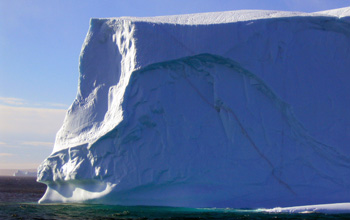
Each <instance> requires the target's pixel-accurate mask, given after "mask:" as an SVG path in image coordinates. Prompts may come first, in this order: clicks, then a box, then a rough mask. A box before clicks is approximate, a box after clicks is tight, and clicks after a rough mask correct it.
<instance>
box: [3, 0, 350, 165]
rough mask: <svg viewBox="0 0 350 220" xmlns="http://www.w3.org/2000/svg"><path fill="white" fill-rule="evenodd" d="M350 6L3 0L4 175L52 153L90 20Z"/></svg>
mask: <svg viewBox="0 0 350 220" xmlns="http://www.w3.org/2000/svg"><path fill="white" fill-rule="evenodd" d="M347 6H350V1H349V0H245V1H242V0H190V1H189V0H147V1H146V0H114V1H112V0H100V1H97V0H95V1H93V0H84V1H83V0H79V1H78V0H74V1H71V0H60V1H59V0H52V1H47V0H13V1H10V0H0V169H9V168H14V169H24V168H36V167H37V166H38V165H39V164H40V162H41V161H42V160H43V159H44V158H45V157H47V156H48V155H49V154H50V152H51V151H52V147H53V143H54V138H55V133H56V132H57V131H58V129H59V128H60V126H61V125H62V122H63V118H64V114H65V110H66V109H67V108H68V107H69V105H70V104H71V103H72V102H73V100H74V98H75V95H76V91H77V83H78V76H79V72H78V60H79V53H80V49H81V45H82V43H83V41H84V38H85V35H86V33H87V31H88V28H89V19H90V18H91V17H120V16H137V17H145V16H159V15H174V14H188V13H199V12H211V11H229V10H240V9H266V10H284V11H303V12H314V11H321V10H328V9H334V8H340V7H347Z"/></svg>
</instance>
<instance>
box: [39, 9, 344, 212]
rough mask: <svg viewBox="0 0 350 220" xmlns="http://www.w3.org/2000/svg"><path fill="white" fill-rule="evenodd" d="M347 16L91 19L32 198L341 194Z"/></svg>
mask: <svg viewBox="0 0 350 220" xmlns="http://www.w3.org/2000/svg"><path fill="white" fill-rule="evenodd" d="M349 16H350V12H349V8H343V9H338V10H332V11H326V12H316V13H299V12H279V11H252V10H249V11H247V10H245V11H232V12H215V13H205V14H194V15H179V16H166V17H154V18H132V17H124V18H108V19H92V20H91V25H90V29H89V32H88V34H87V36H86V40H85V42H84V44H83V47H82V51H81V55H80V80H79V85H78V94H77V97H76V99H75V100H74V102H73V104H72V105H71V107H70V108H69V110H68V112H67V115H66V118H65V121H64V123H63V125H62V128H61V129H60V130H59V132H58V133H57V136H56V142H55V146H54V149H53V152H52V154H51V155H50V156H49V157H48V158H47V159H46V160H45V161H44V162H43V163H42V164H41V165H40V167H39V169H38V181H40V182H43V183H45V184H47V185H48V188H47V191H46V193H45V195H44V196H43V198H42V199H41V200H40V202H42V203H45V202H92V203H108V204H119V205H156V206H181V207H232V208H247V207H248V208H260V207H264V208H273V207H292V206H298V205H309V204H328V203H346V202H349V200H348V198H349V196H350V190H349V189H350V184H349V181H350V172H349V169H350V158H349V157H348V156H347V155H349V153H350V149H349V147H348V143H349V142H350V115H349V114H348V109H349V108H350V97H349V96H348V94H350V86H349V85H350V84H349V79H350V76H349V73H350V71H349V70H350V62H348V61H349V59H350V23H349V22H348V20H347V19H348V17H349Z"/></svg>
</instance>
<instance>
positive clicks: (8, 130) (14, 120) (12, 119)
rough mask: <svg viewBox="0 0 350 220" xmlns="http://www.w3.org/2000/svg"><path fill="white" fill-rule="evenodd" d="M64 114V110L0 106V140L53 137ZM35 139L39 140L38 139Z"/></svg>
mask: <svg viewBox="0 0 350 220" xmlns="http://www.w3.org/2000/svg"><path fill="white" fill-rule="evenodd" d="M65 112H66V110H62V109H45V108H24V107H12V106H4V105H0V134H1V138H2V139H5V138H6V136H7V137H8V136H11V137H23V135H26V136H29V135H30V136H32V137H35V135H36V136H38V135H39V136H40V135H41V136H50V137H54V136H55V134H56V133H57V131H58V130H59V128H60V127H61V125H62V123H63V119H64V116H65ZM4 137H5V138H4ZM36 139H37V140H38V139H39V140H40V138H36Z"/></svg>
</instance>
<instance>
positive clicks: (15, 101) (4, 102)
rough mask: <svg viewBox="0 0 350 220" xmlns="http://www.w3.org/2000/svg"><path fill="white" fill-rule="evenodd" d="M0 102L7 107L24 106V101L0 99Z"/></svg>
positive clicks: (9, 98) (7, 98) (11, 98)
mask: <svg viewBox="0 0 350 220" xmlns="http://www.w3.org/2000/svg"><path fill="white" fill-rule="evenodd" d="M0 102H2V103H3V104H8V105H24V104H25V103H24V100H23V99H19V98H13V97H0Z"/></svg>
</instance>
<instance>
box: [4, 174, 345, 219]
mask: <svg viewBox="0 0 350 220" xmlns="http://www.w3.org/2000/svg"><path fill="white" fill-rule="evenodd" d="M45 189H46V186H45V185H44V184H40V183H37V182H36V181H35V178H33V177H11V176H3V177H0V220H5V219H350V214H346V215H344V214H342V215H326V214H318V213H312V214H268V213H263V212H260V211H257V210H237V209H214V208H212V209H191V208H170V207H145V206H133V207H127V206H113V205H92V204H49V205H39V204H38V203H37V201H38V200H39V199H40V198H41V196H42V195H43V194H44V192H45Z"/></svg>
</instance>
